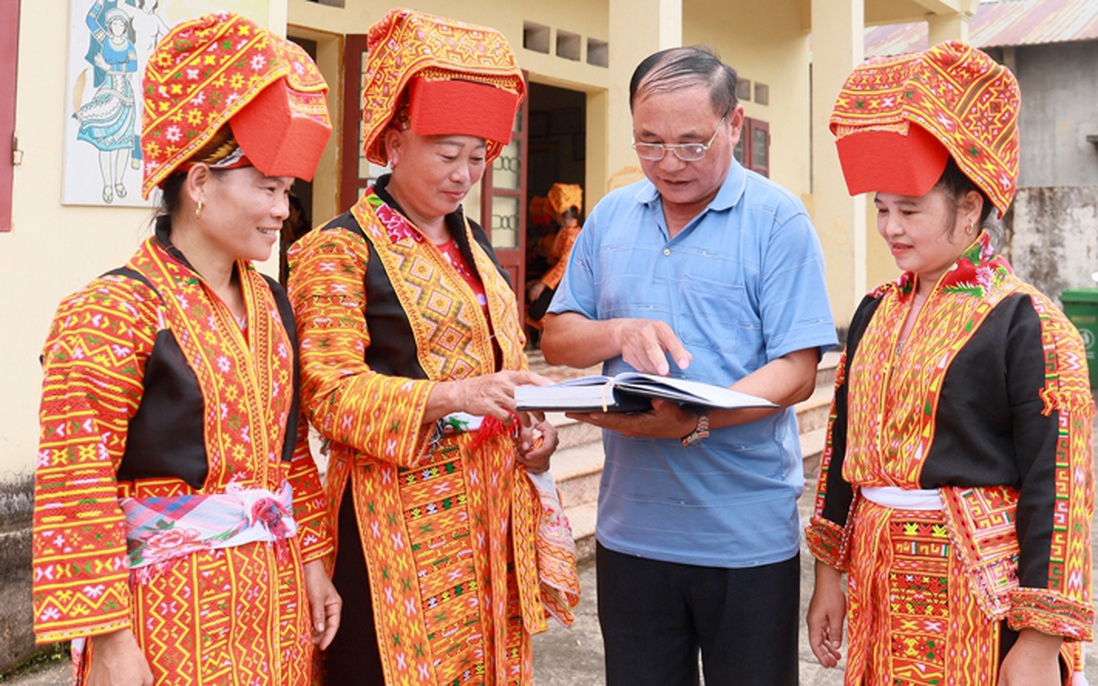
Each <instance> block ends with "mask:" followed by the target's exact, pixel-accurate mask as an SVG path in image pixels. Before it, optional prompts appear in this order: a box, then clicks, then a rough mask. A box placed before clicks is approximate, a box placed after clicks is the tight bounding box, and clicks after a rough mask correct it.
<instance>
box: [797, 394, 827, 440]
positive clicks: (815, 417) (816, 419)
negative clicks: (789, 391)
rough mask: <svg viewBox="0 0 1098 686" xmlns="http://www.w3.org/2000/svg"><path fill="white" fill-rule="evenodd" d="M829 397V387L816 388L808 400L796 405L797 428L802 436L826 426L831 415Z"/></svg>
mask: <svg viewBox="0 0 1098 686" xmlns="http://www.w3.org/2000/svg"><path fill="white" fill-rule="evenodd" d="M831 396H832V388H831V386H816V390H814V391H813V392H812V395H811V396H809V398H808V400H804V401H801V402H799V403H797V405H796V408H795V409H796V412H797V428H798V430H799V431H800V432H801V433H802V434H803V433H806V432H809V431H815V430H816V429H819V428H820V427H823V426H827V419H828V417H829V416H830V415H831Z"/></svg>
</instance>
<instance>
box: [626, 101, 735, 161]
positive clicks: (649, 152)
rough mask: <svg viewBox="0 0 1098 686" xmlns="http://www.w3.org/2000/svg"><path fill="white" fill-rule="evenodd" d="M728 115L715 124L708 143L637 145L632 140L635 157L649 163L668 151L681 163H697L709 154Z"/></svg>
mask: <svg viewBox="0 0 1098 686" xmlns="http://www.w3.org/2000/svg"><path fill="white" fill-rule="evenodd" d="M729 114H730V112H725V113H724V116H723V117H721V120H720V122H718V123H717V130H716V131H714V132H713V135H712V136H711V137H710V138H709V142H708V143H638V142H637V140H636V138H634V139H633V149H634V150H636V151H637V157H639V158H641V159H642V160H648V161H649V162H658V161H659V160H662V159H663V156H664V154H665V153H666V152H667V151H668V150H671V151H672V152H674V153H675V157H677V158H679V159H680V160H682V161H683V162H697V161H698V160H700V159H702V158H704V157H705V154H706V153H707V152H709V148H710V147H712V145H713V141H715V140H717V134H718V133H720V132H721V127H722V126H724V123H725V122H726V121H728V115H729Z"/></svg>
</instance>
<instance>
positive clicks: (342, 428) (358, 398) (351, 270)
mask: <svg viewBox="0 0 1098 686" xmlns="http://www.w3.org/2000/svg"><path fill="white" fill-rule="evenodd" d="M288 257H289V261H290V302H291V303H292V304H293V308H294V315H295V317H296V318H297V330H298V340H299V341H300V346H301V404H302V407H303V408H304V409H305V414H306V415H307V416H308V418H309V421H311V422H312V424H313V426H315V427H316V428H317V430H318V431H320V433H321V434H322V435H323V436H325V437H327V438H329V439H331V440H333V441H335V442H337V443H342V444H344V445H348V446H350V447H352V448H353V449H354V450H356V451H358V452H360V453H365V454H367V455H370V456H372V457H375V458H377V459H381V460H386V461H389V462H393V463H396V464H398V465H401V466H410V465H412V464H414V462H415V460H416V459H417V457H418V456H419V455H422V454H424V453H425V452H426V449H427V444H428V441H429V439H430V431H431V429H433V427H431V429H428V428H426V427H424V426H423V424H422V422H423V415H424V411H425V410H426V407H427V396H428V395H429V394H430V392H431V389H432V388H433V387H434V382H433V381H426V380H412V379H405V378H401V377H393V376H387V375H384V374H379V373H377V372H374V371H373V370H371V369H370V367H369V366H367V364H366V362H365V355H366V349H367V348H368V347H369V346H370V332H369V330H368V328H367V326H366V307H367V306H368V303H367V302H366V291H365V285H364V278H365V275H366V269H367V266H368V262H369V252H368V249H367V246H366V245H365V243H364V240H363V239H362V238H360V237H359V236H357V235H355V234H354V233H352V232H351V231H349V230H347V229H343V228H340V227H329V228H324V229H318V230H315V231H312V232H310V233H309V234H307V235H306V236H305V237H304V238H302V239H301V240H300V241H298V242H297V243H295V244H294V246H293V247H292V248H291V249H290V252H289V255H288Z"/></svg>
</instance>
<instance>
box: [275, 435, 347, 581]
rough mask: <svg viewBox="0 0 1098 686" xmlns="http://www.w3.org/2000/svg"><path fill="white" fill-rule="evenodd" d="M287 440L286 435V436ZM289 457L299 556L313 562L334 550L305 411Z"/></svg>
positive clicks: (322, 485)
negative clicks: (291, 456)
mask: <svg viewBox="0 0 1098 686" xmlns="http://www.w3.org/2000/svg"><path fill="white" fill-rule="evenodd" d="M287 440H289V437H287ZM295 446H296V447H295V448H294V455H293V458H292V459H291V460H290V485H291V486H292V487H293V489H294V520H295V521H296V522H297V525H298V537H299V540H300V541H301V559H302V561H303V562H312V561H313V560H319V559H322V558H324V557H325V556H326V555H328V553H331V552H332V551H333V550H335V540H334V539H333V537H332V530H331V522H330V520H329V518H328V516H327V514H328V505H327V500H326V498H325V495H324V484H323V483H321V481H320V472H319V470H317V467H316V461H315V460H314V459H313V453H312V450H310V448H309V422H308V420H307V419H306V418H305V416H304V414H302V416H301V417H300V418H299V419H298V422H297V437H296V443H295Z"/></svg>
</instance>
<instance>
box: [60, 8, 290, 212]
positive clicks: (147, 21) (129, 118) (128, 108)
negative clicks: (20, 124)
mask: <svg viewBox="0 0 1098 686" xmlns="http://www.w3.org/2000/svg"><path fill="white" fill-rule="evenodd" d="M216 10H231V11H234V12H238V13H240V14H242V15H244V16H246V17H248V18H249V19H251V20H252V21H254V22H256V23H257V24H260V25H263V26H266V25H267V24H268V21H269V18H270V0H69V52H68V60H67V62H66V83H67V84H68V87H67V89H66V91H65V93H66V97H65V113H64V116H65V145H64V159H63V161H62V169H63V173H62V189H61V202H62V204H65V205H99V206H103V207H118V206H124V207H141V206H148V205H150V204H151V203H150V201H146V200H142V199H141V111H142V98H141V75H142V74H143V73H144V71H145V63H146V62H147V61H148V59H149V55H150V54H151V53H152V51H153V48H154V47H156V44H157V42H158V41H159V40H160V39H161V38H163V37H164V36H165V35H166V34H167V33H168V31H169V30H171V27H172V26H175V25H176V24H178V23H180V22H182V21H186V20H188V19H193V18H195V17H199V16H202V15H203V14H206V13H208V12H213V11H216Z"/></svg>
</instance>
